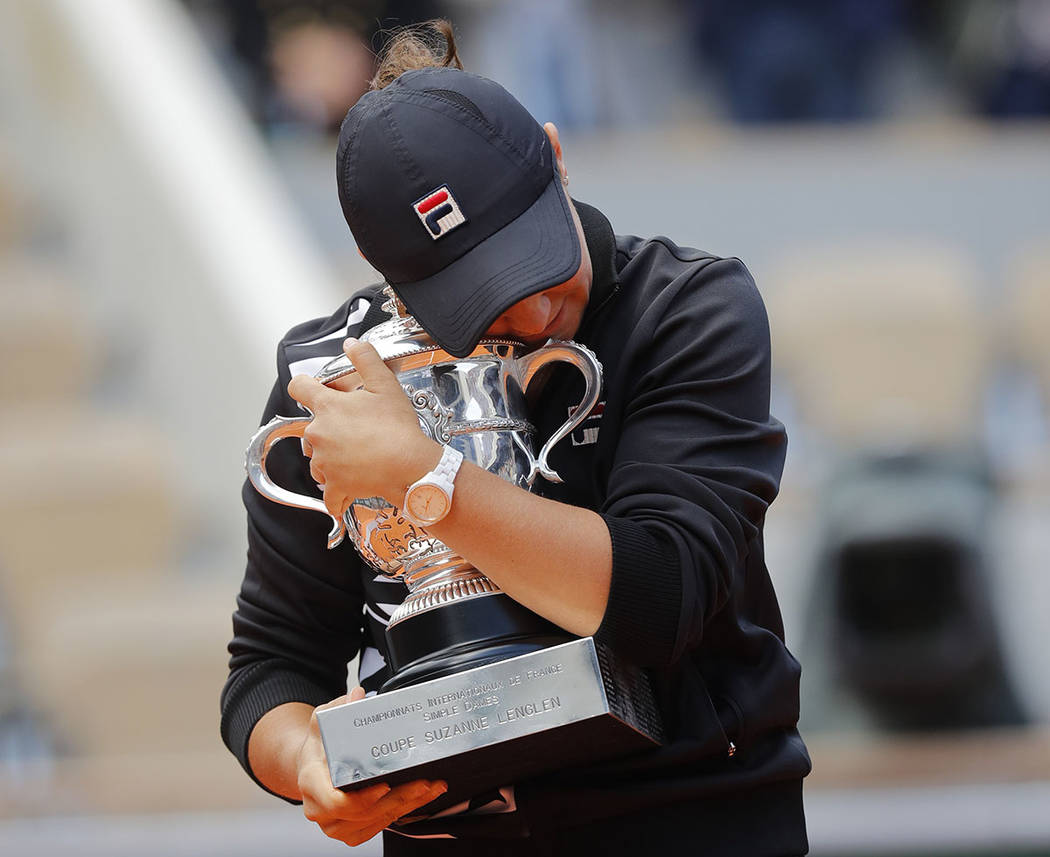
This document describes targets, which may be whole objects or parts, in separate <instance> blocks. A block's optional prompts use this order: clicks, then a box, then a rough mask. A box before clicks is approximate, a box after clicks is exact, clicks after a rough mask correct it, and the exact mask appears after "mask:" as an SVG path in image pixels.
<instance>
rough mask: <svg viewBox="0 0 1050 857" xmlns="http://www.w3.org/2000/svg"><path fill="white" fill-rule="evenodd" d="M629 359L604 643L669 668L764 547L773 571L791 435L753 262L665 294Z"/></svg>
mask: <svg viewBox="0 0 1050 857" xmlns="http://www.w3.org/2000/svg"><path fill="white" fill-rule="evenodd" d="M625 354H626V357H625V359H626V360H629V361H630V370H629V372H628V374H627V377H628V378H629V383H628V385H627V389H625V390H624V391H623V392H624V395H623V399H622V402H623V405H622V411H621V413H620V415H619V416H620V420H621V424H620V427H619V436H618V440H617V445H616V449H615V453H614V455H613V460H612V466H611V470H610V472H609V478H608V487H607V494H606V499H605V502H604V504H603V506H602V508H601V509H600V513H601V514H602V516H603V518H604V519H605V521H606V524H607V525H608V527H609V532H610V536H611V539H612V549H613V569H612V581H611V587H610V593H609V602H608V606H607V608H606V613H605V616H604V618H603V621H602V624H601V627H600V628H599V630H598V632H597V634H596V636H597V638H598V639H599V640H602V641H604V642H607V643H608V644H610V645H611V646H613V647H614V648H616V649H619V650H621V651H623V652H625V653H630V655H631V657H632V658H633V659H635V660H637V661H639V662H640V663H642V664H643V665H645V666H655V667H661V666H665V665H668V664H670V663H673V662H674V661H676V660H677V659H679V658H681V657H682V656H683V655H684V654H685V653H686V652H688V651H690V650H693V649H696V648H697V647H699V646H701V645H702V643H703V638H704V631H705V626H706V625H707V624H708V623H709V622H710V621H711V620H712V618H713V617H714V616H715V615H716V614H717V613H718V612H719V610H720V609H721V608H722V607H723V606H724V605H725V603H726V601H727V600H728V599H729V598H730V597H731V595H732V593H733V592H734V591H735V590H736V589H738V588H739V587H741V586H742V585H743V582H744V581H743V579H742V578H743V576H744V575H745V573H748V563H749V554H750V553H751V552H752V551H753V550H757V551H758V559H757V562H758V563H759V564H761V563H762V560H761V553H760V551H761V531H762V526H763V523H764V518H765V513H766V509H767V507H768V506H769V504H770V503H771V502H772V501H773V498H774V497H775V496H776V493H777V490H778V487H779V480H780V475H781V472H782V470H783V465H784V455H785V450H786V435H785V432H784V429H783V426H782V425H781V424H780V423H779V422H778V421H777V420H775V419H773V418H772V417H771V416H770V413H769V379H770V345H769V327H768V322H767V319H766V313H765V308H764V306H763V304H762V299H761V297H760V296H759V293H758V290H757V288H756V287H755V284H754V280H753V279H752V278H751V275H750V274H749V273H748V271H747V269H746V268H745V267H744V265H743V264H742V263H741V262H739V260H736V259H719V260H715V261H713V262H711V263H710V264H707V265H706V266H705V267H703V268H701V269H700V270H699V271H694V272H693V273H692V275H691V276H689V277H682V281H681V282H680V283H673V284H671V286H670V287H668V288H667V289H665V290H663V292H661V294H660V296H659V299H658V300H656V301H654V302H653V303H652V304H651V305H650V306H649V307H647V308H646V310H645V312H644V314H643V316H642V317H641V318H640V320H639V323H638V324H637V325H636V326H635V328H634V331H633V333H632V336H631V338H630V341H628V342H627V343H626V352H625ZM603 430H604V429H603ZM761 573H763V574H764V573H765V570H764V567H762V569H761Z"/></svg>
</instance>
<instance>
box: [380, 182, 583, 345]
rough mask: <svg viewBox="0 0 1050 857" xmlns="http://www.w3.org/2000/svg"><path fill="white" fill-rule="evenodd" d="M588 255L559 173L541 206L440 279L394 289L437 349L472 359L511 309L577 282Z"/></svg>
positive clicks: (440, 273) (443, 272)
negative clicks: (574, 278)
mask: <svg viewBox="0 0 1050 857" xmlns="http://www.w3.org/2000/svg"><path fill="white" fill-rule="evenodd" d="M464 213H466V212H464ZM468 217H469V214H468ZM438 240H440V239H438ZM581 252H582V251H581V248H580V239H579V236H578V235H577V233H576V224H575V222H574V221H573V219H572V211H571V210H570V208H569V200H568V197H567V196H566V194H565V191H564V189H563V187H562V183H561V179H560V177H559V176H558V175H557V173H555V177H554V178H553V179H552V180H551V183H550V184H549V185H547V187H546V188H545V189H544V191H543V193H541V194H540V195H539V197H538V198H537V200H536V202H534V203H533V204H532V205H531V206H530V207H529V208H527V209H526V210H525V211H524V212H523V213H522V214H521V215H519V216H518V217H517V218H516V219H514V220H512V221H511V222H510V223H508V224H507V225H506V226H504V227H503V228H502V229H501V230H500V231H499V232H496V233H494V234H492V235H490V236H489V237H488V238H486V239H485V240H484V241H482V242H481V243H480V244H478V245H477V246H476V247H474V248H473V249H472V250H470V251H469V252H468V253H466V254H465V255H463V256H461V257H460V258H459V259H457V260H456V261H455V262H453V263H452V264H450V265H448V266H446V267H445V268H442V269H441V270H440V271H438V272H437V273H436V274H434V275H433V276H430V277H427V278H426V279H423V280H418V281H417V282H414V283H392V284H391V285H392V286H393V288H394V291H395V292H397V294H398V297H400V298H401V300H402V301H403V302H404V304H405V307H406V308H407V309H408V311H409V312H410V313H411V314H412V315H413V316H415V318H416V319H417V320H418V321H419V323H420V324H421V325H422V326H423V329H424V330H426V332H427V333H429V334H430V335H431V336H432V337H433V338H434V340H435V341H436V342H437V343H438V345H440V346H441V347H442V348H444V349H445V350H446V351H448V352H449V353H450V354H452V355H453V356H455V357H465V356H466V355H468V354H469V353H470V352H471V351H473V350H474V347H475V346H476V345H477V343H478V341H479V340H480V339H481V338H482V336H483V335H484V333H485V331H486V330H488V328H489V326H490V325H491V324H492V323H493V322H494V321H495V320H496V319H497V318H499V316H500V315H501V314H502V313H503V312H505V311H506V310H507V309H509V308H510V307H511V306H513V305H514V304H516V303H517V302H518V301H520V300H522V299H523V298H527V297H528V296H529V295H533V294H535V293H536V292H540V291H543V290H544V289H549V288H550V287H551V286H557V285H560V284H561V283H564V282H565V281H566V280H568V279H570V278H571V277H572V276H573V275H574V274H575V273H576V271H577V270H579V267H580V257H581Z"/></svg>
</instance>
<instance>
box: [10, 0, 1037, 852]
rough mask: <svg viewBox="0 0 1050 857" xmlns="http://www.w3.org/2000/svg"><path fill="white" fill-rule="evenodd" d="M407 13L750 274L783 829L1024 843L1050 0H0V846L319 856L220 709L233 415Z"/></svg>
mask: <svg viewBox="0 0 1050 857" xmlns="http://www.w3.org/2000/svg"><path fill="white" fill-rule="evenodd" d="M436 15H441V16H447V17H449V18H450V19H451V20H452V21H453V23H454V24H455V26H456V30H457V34H458V37H459V40H460V54H461V56H462V57H463V60H464V62H465V65H466V67H467V68H468V69H469V70H472V71H475V72H478V73H481V74H484V75H487V76H490V77H493V78H495V79H497V80H499V81H500V82H502V83H504V84H505V85H506V86H507V87H508V88H509V89H510V90H511V91H512V92H514V93H515V94H516V95H517V96H518V97H519V98H520V100H521V101H522V102H523V103H524V104H525V105H526V106H527V107H528V108H529V109H530V110H531V111H532V112H533V114H534V115H535V116H536V118H537V119H538V120H540V121H541V122H542V121H547V120H550V121H554V122H555V123H556V124H557V125H558V127H559V129H560V130H561V133H562V138H563V141H564V144H565V156H566V163H567V165H568V167H569V174H570V178H571V191H572V193H573V195H574V196H575V197H577V198H579V199H582V200H585V201H587V202H590V203H592V204H594V205H597V206H598V207H599V208H601V209H602V210H603V211H605V212H606V214H608V215H609V217H610V219H611V220H612V222H613V224H614V227H615V228H616V230H617V231H618V232H622V233H633V234H638V235H644V236H650V235H656V234H665V235H669V236H671V237H672V238H673V239H674V240H675V241H677V242H679V243H681V244H685V245H691V246H696V247H701V248H703V249H706V250H709V251H711V252H713V253H716V254H719V255H724V256H739V257H741V258H742V259H743V260H744V261H745V262H746V263H747V264H748V265H749V267H750V268H751V270H752V272H753V273H754V274H755V277H756V279H757V281H758V283H759V287H760V289H761V290H762V292H763V295H764V296H765V299H766V302H767V306H768V309H769V314H770V320H771V326H772V333H773V344H774V363H775V370H776V380H775V390H774V411H775V413H776V414H777V415H778V416H779V417H780V418H781V419H782V420H783V421H784V422H785V423H786V424H787V426H788V430H789V435H790V438H791V442H790V450H789V456H788V465H787V471H786V474H785V478H784V483H783V489H782V493H781V497H780V499H779V500H778V501H777V503H776V504H775V505H774V507H773V508H772V509H771V511H770V514H769V519H768V523H767V543H768V551H767V553H768V560H769V567H770V570H771V573H772V575H773V578H774V582H775V584H776V587H777V590H778V593H779V596H780V599H781V604H782V607H783V611H784V616H785V623H786V629H787V638H788V644H789V646H790V648H791V649H792V650H793V651H794V652H795V653H796V654H797V655H798V656H799V657H800V659H801V660H802V663H803V665H804V675H803V695H802V701H803V715H802V724H801V726H802V729H803V732H804V735H805V737H806V740H807V742H808V744H809V746H810V749H811V753H812V756H813V761H814V771H813V774H812V776H811V777H810V778H809V780H807V793H806V794H807V809H808V819H809V826H810V837H811V843H812V853H813V854H815V855H842V856H843V857H846V856H847V855H876V854H886V855H889V854H898V855H919V854H923V855H948V854H975V855H976V854H987V855H992V854H995V855H1050V812H1048V809H1050V622H1048V621H1047V616H1048V613H1050V573H1048V571H1047V564H1048V563H1047V557H1048V556H1050V338H1048V336H1047V330H1048V328H1050V2H1048V1H1047V0H941V2H937V0H754V2H750V3H734V2H729V0H650V2H648V3H644V4H643V3H628V2H625V0H612V1H611V2H602V3H599V2H597V0H532V2H529V3H524V2H520V3H511V2H499V0H402V2H398V0H389V2H384V0H356V2H351V0H347V2H336V0H315V2H290V0H227V2H221V0H185V2H178V0H35V2H32V3H26V2H21V0H0V355H2V357H0V365H2V366H3V369H2V372H0V391H2V396H3V400H4V402H5V408H4V416H5V418H4V420H3V423H2V425H0V852H2V853H4V854H10V855H18V856H19V857H21V855H47V854H65V853H73V852H74V851H75V853H77V854H81V855H85V854H88V855H95V854H98V855H103V854H105V855H143V854H152V855H168V854H171V855H176V854H178V855H181V854H186V855H188V854H194V855H241V854H244V855H247V854H253V855H278V854H292V853H294V854H297V855H314V854H318V855H320V854H329V853H331V854H334V853H337V852H339V853H342V852H343V851H344V846H341V845H338V844H336V843H332V842H329V841H328V840H326V839H325V838H324V837H323V836H322V835H321V833H320V832H319V831H317V830H316V829H314V828H312V827H311V825H309V824H308V823H307V822H306V821H305V820H303V819H302V817H301V815H300V814H299V812H298V810H296V809H293V808H290V807H287V806H285V805H284V804H282V803H280V802H279V801H277V800H276V799H274V798H272V797H269V796H268V795H266V794H264V793H263V792H261V791H260V790H259V789H257V788H256V787H255V786H254V785H253V784H252V783H250V782H249V780H248V779H247V777H246V776H245V775H244V774H243V773H242V772H241V771H240V769H239V767H238V766H237V764H236V762H235V761H234V760H233V758H232V756H230V755H229V754H228V753H227V752H226V750H225V749H224V748H223V747H222V746H221V742H220V740H219V737H218V694H219V689H220V687H221V685H222V682H223V679H224V676H225V671H226V667H225V661H226V654H225V645H226V642H227V640H228V637H229V635H230V619H229V617H230V613H231V611H232V609H233V606H234V596H235V594H236V590H237V587H238V584H239V581H240V576H241V573H242V570H243V555H244V535H243V514H242V510H241V507H240V501H239V497H238V492H239V489H240V484H241V481H242V478H243V477H242V473H243V471H242V454H243V449H244V447H245V446H246V444H247V441H248V438H249V437H250V436H251V434H252V432H253V431H254V429H255V427H256V425H257V422H258V417H259V415H260V414H261V412H262V406H263V403H264V401H265V398H266V395H267V393H268V391H269V388H270V385H271V383H272V377H273V371H274V370H273V367H274V357H273V355H274V350H275V346H276V342H277V340H278V339H279V337H280V335H281V334H282V333H283V332H284V331H285V330H286V329H287V328H288V327H290V326H291V325H292V324H294V323H296V322H298V321H300V320H302V319H305V318H308V317H312V316H316V315H327V314H328V313H329V312H330V311H331V310H332V309H333V308H334V307H335V306H337V305H338V304H339V303H340V302H342V301H343V300H344V299H345V297H346V296H348V295H349V294H351V293H352V292H353V291H355V290H356V289H358V288H359V287H360V286H362V285H365V284H367V283H369V282H372V281H374V280H375V279H377V278H376V276H375V274H374V272H373V271H372V270H371V269H370V268H369V267H368V265H367V264H366V263H365V262H363V261H362V259H361V258H360V257H359V255H358V254H357V252H356V248H355V246H354V244H353V242H352V240H351V237H350V235H349V232H348V230H347V229H346V226H345V224H344V222H343V219H342V216H341V213H340V210H339V205H338V201H337V199H336V193H335V183H334V169H333V166H334V148H335V133H336V131H337V129H338V124H339V122H340V120H341V118H342V116H343V115H344V113H345V112H346V110H347V109H348V107H349V106H350V105H352V104H353V103H354V101H355V100H356V99H357V98H358V97H359V95H360V94H361V93H362V92H363V91H364V89H365V86H366V82H367V80H368V78H369V77H370V75H371V72H372V66H373V61H374V54H375V52H376V51H378V50H379V49H380V48H381V46H382V44H383V43H384V41H385V40H386V39H387V38H388V37H389V31H390V29H391V28H394V27H397V26H400V25H403V24H407V23H412V22H414V21H420V20H425V19H427V18H430V17H433V16H436ZM359 852H360V853H365V854H369V853H371V854H377V853H378V844H377V843H372V844H370V845H369V846H365V847H363V848H362V849H359Z"/></svg>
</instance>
